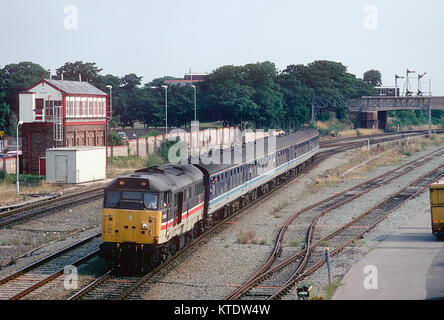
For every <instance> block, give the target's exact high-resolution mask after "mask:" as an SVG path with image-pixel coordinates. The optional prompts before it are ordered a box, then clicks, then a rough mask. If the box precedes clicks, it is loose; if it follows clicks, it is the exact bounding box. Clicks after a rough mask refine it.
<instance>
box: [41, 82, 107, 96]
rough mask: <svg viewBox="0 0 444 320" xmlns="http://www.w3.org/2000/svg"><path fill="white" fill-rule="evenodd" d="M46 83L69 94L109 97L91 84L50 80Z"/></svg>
mask: <svg viewBox="0 0 444 320" xmlns="http://www.w3.org/2000/svg"><path fill="white" fill-rule="evenodd" d="M45 81H46V82H47V83H49V84H50V85H52V86H54V87H56V88H57V89H59V90H61V91H63V92H65V93H67V94H91V95H103V96H106V95H107V94H106V93H105V92H103V91H102V90H99V89H98V88H96V87H94V86H93V85H92V84H90V83H89V82H85V81H70V80H49V79H45Z"/></svg>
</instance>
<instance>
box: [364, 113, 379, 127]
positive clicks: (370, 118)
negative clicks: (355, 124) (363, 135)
mask: <svg viewBox="0 0 444 320" xmlns="http://www.w3.org/2000/svg"><path fill="white" fill-rule="evenodd" d="M361 128H366V129H378V112H377V111H371V112H361Z"/></svg>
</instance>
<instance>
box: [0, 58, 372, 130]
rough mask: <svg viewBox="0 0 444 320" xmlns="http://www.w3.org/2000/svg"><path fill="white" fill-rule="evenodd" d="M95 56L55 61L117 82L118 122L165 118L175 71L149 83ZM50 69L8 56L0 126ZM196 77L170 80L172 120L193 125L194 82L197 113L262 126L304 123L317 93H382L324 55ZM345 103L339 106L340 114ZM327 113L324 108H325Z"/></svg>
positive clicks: (11, 121) (62, 72)
mask: <svg viewBox="0 0 444 320" xmlns="http://www.w3.org/2000/svg"><path fill="white" fill-rule="evenodd" d="M102 71H103V70H102V69H101V68H99V67H98V66H97V65H96V63H93V62H82V61H76V62H67V63H65V64H64V65H63V66H61V67H60V68H58V69H56V74H55V75H53V76H52V78H53V79H62V78H63V79H64V80H79V78H80V77H81V79H82V81H88V82H89V83H91V84H92V85H94V86H96V87H97V88H99V89H101V90H102V91H104V92H106V93H109V89H108V88H107V85H111V86H112V105H113V119H112V123H113V125H119V124H120V125H122V126H125V127H128V126H129V127H133V126H134V123H135V122H136V121H140V122H141V123H143V124H145V125H146V126H149V127H163V126H164V123H165V91H164V88H162V87H161V86H162V85H163V83H164V81H165V80H167V79H175V78H174V77H171V76H165V77H162V78H157V79H153V80H152V81H150V82H148V83H144V84H142V77H140V76H138V75H136V74H135V73H130V74H127V75H124V76H116V75H112V74H106V75H102V74H101V72H102ZM42 75H43V76H44V77H45V78H46V79H48V78H49V76H50V72H49V70H46V69H45V68H43V67H42V66H40V65H39V64H36V63H32V62H20V63H16V64H9V65H6V66H4V67H3V68H1V69H0V130H1V128H4V129H5V130H6V133H7V134H8V133H9V134H11V135H12V134H13V133H14V132H15V131H14V130H15V129H14V128H15V123H16V121H17V114H18V93H19V92H20V91H22V90H24V89H26V88H28V87H29V86H31V85H32V84H34V83H36V82H37V81H39V80H40V79H41V78H42ZM194 85H195V86H196V89H194V88H193V87H192V86H190V85H184V86H179V85H170V86H168V88H167V90H168V91H167V94H168V99H167V103H168V126H170V127H184V126H189V124H190V121H191V120H193V119H194V90H196V97H197V99H196V100H197V119H198V120H199V121H200V122H213V121H221V122H222V123H223V124H224V125H237V126H240V127H243V128H245V127H250V126H251V127H255V128H263V129H267V128H282V129H297V128H299V127H301V126H303V125H304V124H307V123H308V122H309V121H310V117H311V103H312V101H313V99H314V97H321V98H323V99H326V100H329V99H332V98H337V99H341V100H342V101H347V100H349V99H352V98H359V97H361V96H363V95H371V94H375V93H376V91H375V89H374V88H373V85H372V84H371V83H370V81H364V80H362V79H359V78H357V77H356V76H355V75H353V74H351V73H349V72H347V67H346V66H344V65H343V64H342V63H339V62H333V61H326V60H318V61H314V62H312V63H309V64H307V65H302V64H297V65H289V66H287V67H286V68H285V70H282V71H280V70H278V69H277V68H276V66H275V64H274V63H272V62H269V61H266V62H260V63H250V64H246V65H244V66H233V65H226V66H222V67H219V68H217V69H216V70H215V71H213V72H212V73H210V74H209V75H208V76H206V78H205V80H203V81H201V82H195V83H194ZM346 111H347V110H346V108H345V107H339V108H336V110H334V112H335V113H336V115H337V117H338V118H339V119H343V118H345V117H346ZM321 117H322V116H321Z"/></svg>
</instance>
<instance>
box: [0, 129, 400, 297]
mask: <svg viewBox="0 0 444 320" xmlns="http://www.w3.org/2000/svg"><path fill="white" fill-rule="evenodd" d="M395 139H399V137H397V138H394V137H385V138H382V139H378V140H376V139H375V140H373V141H372V143H381V142H385V141H391V140H395ZM366 144H367V141H360V142H356V141H355V142H352V143H347V144H344V145H342V146H339V147H336V148H332V149H330V150H328V151H321V152H320V153H319V156H318V158H317V160H316V162H319V161H321V160H322V159H324V158H326V157H328V156H329V155H331V154H333V153H338V152H342V151H345V150H349V149H353V148H357V147H360V146H363V145H366ZM293 178H294V177H292V179H293ZM292 179H289V180H287V181H285V182H284V183H282V184H280V185H279V186H277V187H276V188H274V189H273V190H272V191H271V192H269V193H267V194H265V195H263V196H262V197H260V198H259V199H258V200H257V201H255V202H252V203H250V204H248V205H247V206H246V207H244V208H242V209H241V210H240V211H238V212H236V213H234V214H232V215H230V216H228V217H227V218H226V219H225V220H224V221H222V222H220V223H219V224H217V225H215V226H213V228H211V229H210V230H208V231H207V232H205V233H204V234H203V235H201V236H200V237H199V238H198V239H197V240H196V241H194V242H193V243H192V244H190V245H188V246H187V247H186V248H184V249H186V250H181V251H179V252H178V253H176V254H175V255H174V256H173V257H171V258H170V259H169V260H168V261H167V262H165V263H164V264H162V265H160V266H158V267H157V268H155V269H154V270H152V271H150V272H149V273H148V274H147V275H145V276H144V277H142V278H140V277H122V275H119V272H116V270H109V272H107V273H106V274H104V275H103V276H102V277H100V278H99V279H97V280H96V281H94V282H93V283H91V284H90V285H89V286H88V287H86V288H84V289H82V290H80V291H79V292H78V293H77V294H76V295H74V296H72V297H71V299H79V298H82V299H96V298H100V299H125V298H127V297H130V295H131V293H132V292H134V291H137V289H138V288H140V287H141V286H142V285H143V284H144V283H146V282H148V281H150V280H153V279H155V276H156V274H158V273H159V272H162V270H164V269H165V268H167V267H168V265H170V264H171V263H172V262H173V261H174V260H177V259H178V258H179V257H180V256H182V255H185V254H187V252H189V250H193V248H196V247H197V246H198V244H199V243H200V242H201V241H204V240H205V238H206V237H208V236H209V235H210V234H212V233H213V232H215V231H216V230H218V229H222V228H224V227H227V225H226V224H225V223H224V222H225V221H226V220H227V219H232V218H233V217H235V216H236V215H241V214H242V212H244V211H245V210H246V209H247V208H249V207H250V206H252V205H255V204H257V202H258V201H262V200H265V199H266V198H267V197H269V196H271V195H272V194H273V193H274V192H273V191H276V190H278V189H280V188H282V187H284V186H285V185H287V184H288V183H289V182H290V181H291V180H292ZM102 194H103V188H95V189H90V190H87V191H84V192H81V193H77V194H72V195H69V196H64V197H60V198H57V199H52V200H50V201H42V202H39V203H38V204H35V205H32V206H26V207H22V208H18V209H15V210H11V211H10V212H2V213H0V227H1V226H6V225H10V224H13V223H15V222H17V221H23V220H25V219H28V218H30V217H33V216H36V215H42V214H45V213H48V212H51V211H52V210H55V209H60V207H63V206H69V205H73V204H76V203H80V202H83V201H86V200H87V199H92V198H95V197H99V196H102ZM20 214H22V215H23V217H22V216H20ZM10 216H12V219H11V221H10V222H5V221H4V220H2V218H3V219H6V217H10ZM2 223H3V224H2ZM65 250H66V251H69V250H71V249H68V248H67V249H65ZM65 250H63V251H65ZM97 253H98V249H97V250H92V251H91V252H90V253H89V254H88V255H86V256H84V257H82V258H79V259H77V260H76V261H70V263H67V264H71V265H76V264H81V263H84V262H85V261H87V260H89V259H90V258H92V257H94V256H95V255H97ZM57 254H59V253H57ZM57 254H56V255H57ZM54 258H55V257H54ZM71 260H73V259H71ZM74 260H75V259H74ZM170 260H171V261H170ZM40 263H41V264H45V262H43V261H42V262H40ZM61 264H63V263H61ZM61 264H60V265H61ZM56 265H57V264H54V266H56ZM38 267H39V266H38V265H34V264H33V265H32V266H29V267H27V268H25V269H23V270H20V271H19V272H17V273H16V274H15V275H11V276H10V277H8V278H5V279H2V280H0V298H2V297H3V296H2V294H1V292H2V291H1V290H2V288H3V287H4V285H6V284H7V283H9V284H11V283H14V282H16V281H14V279H17V278H18V277H20V276H21V275H23V274H26V273H28V272H31V271H32V270H37V269H36V268H38ZM55 269H57V267H54V268H53V269H51V270H52V271H53V272H49V271H46V273H44V272H41V273H42V274H44V276H39V279H36V278H32V279H31V282H32V284H29V285H27V284H25V282H26V281H21V283H22V284H23V285H22V286H20V288H23V287H25V289H23V290H22V289H19V287H17V290H15V291H14V293H13V294H12V296H11V297H10V299H11V298H12V299H19V298H22V297H24V296H26V295H28V294H29V293H30V292H32V291H34V290H36V289H37V288H39V287H41V286H43V285H44V284H46V283H48V282H50V281H53V280H54V279H57V277H59V276H60V275H61V272H63V268H61V267H59V268H58V269H57V270H55ZM40 278H42V279H40ZM22 280H23V279H22ZM104 284H107V286H108V287H114V288H117V289H110V290H108V289H106V290H104V289H103V288H104ZM110 284H111V285H110ZM95 288H102V289H101V290H102V293H103V292H105V295H103V294H102V296H100V295H97V294H94V293H93V291H94V289H95ZM99 291H100V290H99ZM106 292H108V293H106ZM9 295H11V292H10V293H9ZM6 296H8V294H6Z"/></svg>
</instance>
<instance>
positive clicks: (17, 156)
mask: <svg viewBox="0 0 444 320" xmlns="http://www.w3.org/2000/svg"><path fill="white" fill-rule="evenodd" d="M22 124H23V121H21V120H20V121H19V122H18V123H17V142H16V143H17V145H16V148H15V152H16V163H15V166H16V168H15V169H16V173H17V174H16V176H17V179H16V183H15V193H16V194H17V195H19V193H20V182H19V151H18V149H19V148H18V146H19V138H18V136H19V127H20V126H21V125H22Z"/></svg>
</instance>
